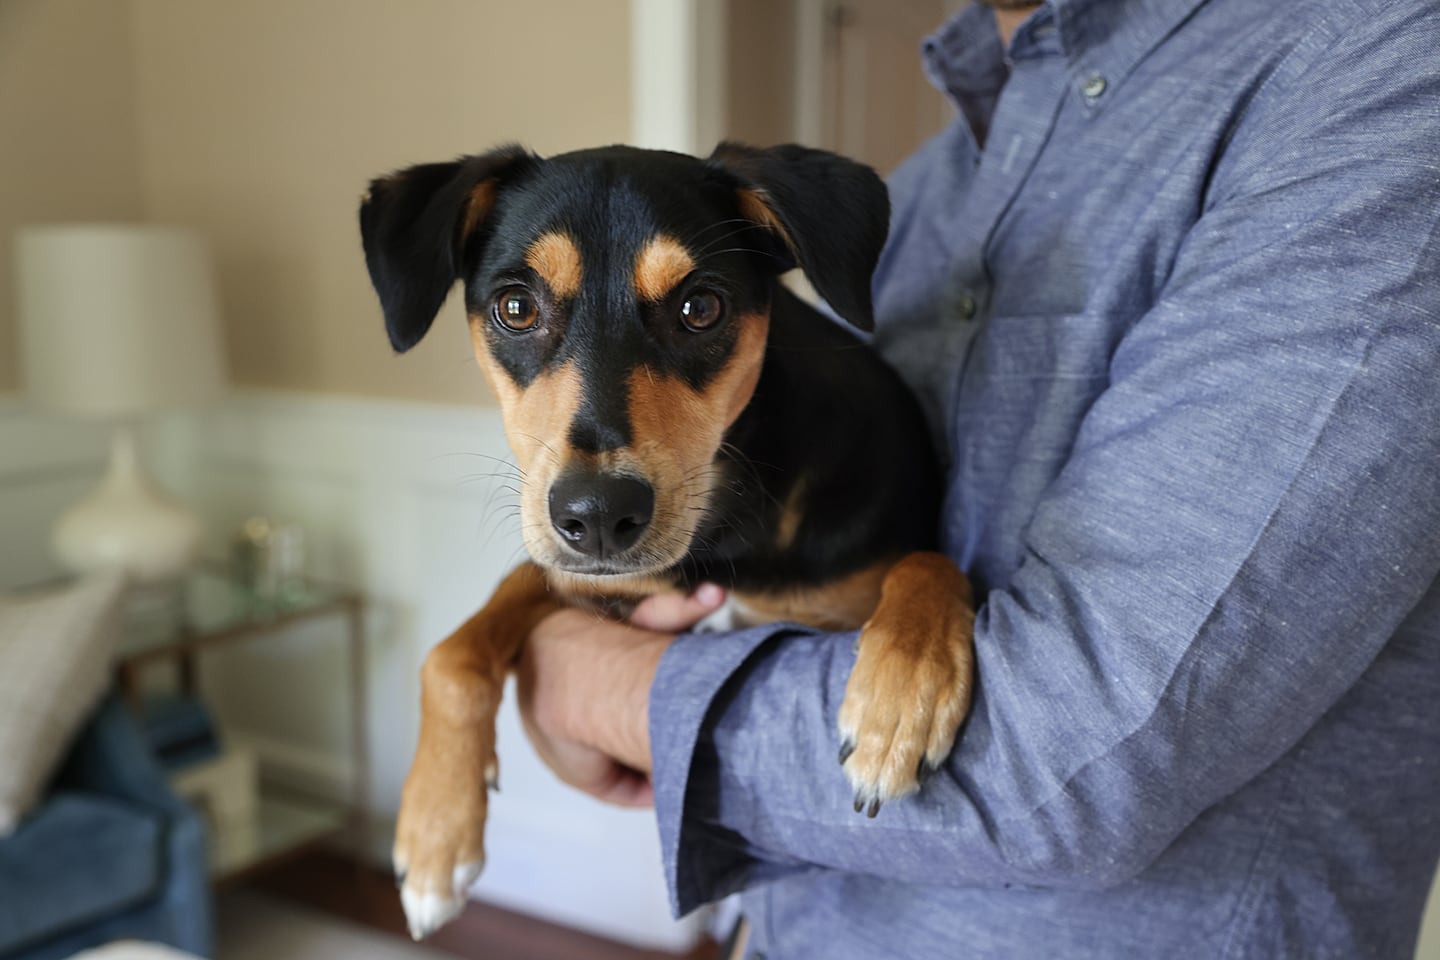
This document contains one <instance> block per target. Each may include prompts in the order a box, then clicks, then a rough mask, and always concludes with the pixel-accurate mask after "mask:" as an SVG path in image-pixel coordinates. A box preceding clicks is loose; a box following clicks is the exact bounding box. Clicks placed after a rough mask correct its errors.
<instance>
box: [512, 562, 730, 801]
mask: <svg viewBox="0 0 1440 960" xmlns="http://www.w3.org/2000/svg"><path fill="white" fill-rule="evenodd" d="M724 601H725V591H724V590H722V589H721V588H719V587H717V586H715V585H714V584H703V585H701V586H700V587H699V588H698V589H697V590H696V591H695V592H694V593H693V594H689V595H685V594H680V593H667V594H660V595H658V596H654V597H651V598H649V599H647V600H646V601H644V602H643V603H641V604H640V606H639V607H637V608H636V609H635V613H634V614H633V615H632V617H631V621H630V623H628V624H626V623H616V622H614V621H611V620H605V619H602V618H600V617H597V616H595V615H594V614H592V613H584V612H581V611H579V610H561V611H559V612H558V613H553V614H551V615H550V616H548V617H546V618H545V619H544V620H542V621H541V622H540V625H539V626H538V627H536V628H535V630H534V632H532V633H531V634H530V639H529V641H528V642H527V643H526V644H525V647H524V650H523V652H522V655H521V657H520V663H519V667H518V669H517V670H516V686H517V690H518V692H519V703H520V716H521V719H522V720H523V721H524V724H525V732H526V733H527V734H528V735H529V737H530V742H531V743H532V744H534V746H535V751H536V752H537V753H539V754H540V758H541V759H542V760H544V761H545V763H546V765H548V766H549V767H550V769H551V770H553V771H555V775H556V776H558V777H559V778H560V779H561V780H563V781H565V782H566V783H568V784H570V786H572V787H575V788H576V789H579V790H583V791H585V792H586V793H588V794H591V795H592V796H595V797H598V798H599V799H601V800H605V801H607V802H609V803H615V804H619V805H621V806H649V805H650V804H651V802H652V794H651V789H650V780H649V776H648V774H649V772H650V729H649V702H650V684H651V682H652V681H653V680H654V679H655V670H656V668H657V667H658V666H659V663H660V657H661V656H662V655H663V654H664V653H665V650H666V648H667V647H669V646H670V642H671V641H672V640H674V639H675V634H676V633H678V632H680V631H682V630H686V629H688V628H690V627H692V626H694V625H695V624H696V623H697V622H699V621H700V620H702V619H704V618H705V617H706V616H708V615H709V614H711V613H713V612H714V611H715V610H716V609H717V608H718V607H719V606H720V605H721V604H722V603H724Z"/></svg>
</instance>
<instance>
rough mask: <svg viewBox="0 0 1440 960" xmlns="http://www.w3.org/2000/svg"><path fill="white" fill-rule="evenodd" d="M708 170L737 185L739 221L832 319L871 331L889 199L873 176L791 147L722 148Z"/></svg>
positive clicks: (736, 145)
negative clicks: (748, 224)
mask: <svg viewBox="0 0 1440 960" xmlns="http://www.w3.org/2000/svg"><path fill="white" fill-rule="evenodd" d="M706 162H707V163H708V164H709V165H710V167H711V168H713V169H718V170H721V171H723V172H724V173H726V174H728V175H729V176H730V177H732V178H733V179H734V180H735V182H736V191H737V193H738V196H739V201H740V213H741V214H742V215H743V216H745V217H746V218H747V219H750V220H753V221H755V222H756V223H759V224H761V225H762V226H764V227H766V228H767V229H769V230H770V231H771V232H772V233H773V234H775V235H776V236H777V237H778V239H779V240H780V241H781V244H782V246H781V249H782V250H783V251H784V252H786V253H788V255H789V257H790V258H791V259H792V260H793V261H794V263H795V264H796V265H798V266H799V267H800V269H801V270H803V271H805V275H806V276H807V277H809V279H810V282H811V283H812V284H813V285H814V286H815V289H816V291H817V292H818V293H819V294H820V296H822V297H824V298H825V301H826V302H827V303H829V304H830V306H831V307H832V308H834V310H835V312H836V313H838V314H840V316H842V317H844V318H845V319H846V320H848V321H850V322H851V323H853V324H854V325H855V326H857V327H859V328H860V329H861V330H871V329H874V327H875V313H874V308H873V307H872V305H871V302H870V275H871V274H872V273H874V272H875V264H876V263H877V262H879V260H880V249H881V248H882V247H883V246H884V245H885V237H886V235H887V234H888V233H889V230H890V196H889V194H888V193H887V192H886V190H885V183H884V181H882V180H881V179H880V177H879V176H878V175H877V174H876V173H875V171H874V170H872V169H870V168H869V167H867V166H865V165H864V164H860V163H856V162H855V161H853V160H847V159H845V158H844V157H841V156H839V155H837V154H834V153H830V152H828V151H825V150H812V149H810V148H809V147H802V146H800V145H798V144H793V143H790V144H784V145H782V146H778V147H769V148H766V149H760V148H757V147H749V146H745V145H744V144H739V143H731V142H726V143H722V144H720V145H719V146H718V147H716V148H715V152H714V153H712V154H711V155H710V158H709V160H707V161H706Z"/></svg>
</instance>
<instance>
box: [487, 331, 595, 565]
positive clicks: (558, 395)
mask: <svg viewBox="0 0 1440 960" xmlns="http://www.w3.org/2000/svg"><path fill="white" fill-rule="evenodd" d="M470 339H471V341H472V343H473V345H474V348H475V362H476V363H477V364H478V365H479V367H480V372H481V373H483V374H484V375H485V382H486V383H488V384H489V385H490V390H491V392H493V393H494V394H495V398H496V399H497V400H498V401H499V402H500V414H501V419H502V420H503V421H504V423H505V438H506V439H507V440H508V441H509V442H510V452H511V453H513V454H514V455H515V465H516V466H518V467H519V468H520V474H521V476H522V477H524V482H523V483H522V484H521V487H520V522H521V529H522V532H523V535H524V538H525V546H526V547H527V548H528V549H529V551H530V556H531V557H533V558H534V559H535V560H536V561H537V562H539V563H542V564H548V563H551V562H553V561H554V560H555V559H556V557H557V555H558V546H557V545H556V543H555V541H554V538H553V536H552V535H551V533H550V520H549V517H550V505H549V502H548V497H549V493H550V485H551V484H552V483H554V482H555V478H556V477H557V476H559V474H560V471H561V470H562V469H564V468H565V466H566V465H567V464H569V463H571V462H573V461H574V459H575V457H576V456H577V454H576V453H575V452H574V451H573V450H571V449H570V445H569V440H568V437H569V434H570V424H571V423H573V422H574V420H575V414H576V411H578V410H579V409H580V399H581V390H582V385H581V382H580V372H579V371H578V370H577V369H576V368H575V365H574V363H566V364H564V365H563V366H560V367H557V368H554V369H551V370H546V371H545V372H543V373H541V374H540V375H539V376H538V377H536V378H535V379H534V380H533V381H531V383H530V385H529V386H527V387H526V388H525V389H523V390H522V389H521V388H520V387H519V386H518V385H517V384H516V383H515V381H514V380H512V379H510V374H509V373H507V372H506V371H505V369H504V368H503V367H501V366H500V364H499V363H497V362H496V361H495V358H494V357H493V356H491V354H490V345H489V343H488V342H487V340H486V321H485V318H484V317H483V316H480V315H474V316H471V318H470Z"/></svg>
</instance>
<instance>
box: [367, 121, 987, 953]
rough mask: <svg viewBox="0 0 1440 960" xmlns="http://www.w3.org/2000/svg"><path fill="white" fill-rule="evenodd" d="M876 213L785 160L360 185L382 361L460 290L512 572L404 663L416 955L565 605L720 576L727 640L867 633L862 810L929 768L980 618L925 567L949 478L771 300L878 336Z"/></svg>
mask: <svg viewBox="0 0 1440 960" xmlns="http://www.w3.org/2000/svg"><path fill="white" fill-rule="evenodd" d="M888 222H889V201H888V197H887V194H886V190H885V186H884V184H883V182H882V181H881V180H880V178H879V177H878V176H876V174H875V173H874V171H872V170H870V169H869V168H868V167H865V166H862V165H861V164H858V163H855V162H853V161H850V160H847V159H844V158H842V157H839V156H837V155H835V154H832V153H828V152H824V151H820V150H812V149H807V148H804V147H800V146H795V145H785V146H779V147H772V148H767V149H758V148H754V147H748V146H744V145H740V144H736V143H724V144H721V145H720V146H719V147H718V148H717V149H716V150H715V152H714V153H713V154H712V155H711V156H710V157H709V158H708V159H704V160H701V159H699V158H696V157H691V156H686V155H682V154H677V153H668V152H662V151H650V150H640V149H635V148H630V147H618V146H617V147H605V148H599V149H593V150H581V151H578V152H574V153H567V154H563V155H560V156H555V157H552V158H549V159H542V158H541V157H539V156H536V155H534V154H532V153H530V152H528V151H526V150H524V149H522V148H520V147H517V146H508V147H502V148H499V149H496V150H493V151H492V152H489V153H485V154H482V155H475V156H467V157H462V158H460V159H458V160H456V161H453V162H449V163H431V164H422V165H419V166H414V167H410V168H408V169H404V170H400V171H398V172H395V173H392V174H390V175H389V176H384V177H381V178H379V179H376V180H374V181H373V182H372V183H371V184H370V189H369V191H368V193H367V195H366V197H365V198H364V200H363V201H362V204H361V209H360V226H361V234H362V239H363V245H364V250H365V258H366V264H367V267H368V269H369V273H370V277H371V280H372V282H373V284H374V287H375V291H376V293H377V294H378V295H379V299H380V303H381V306H382V308H383V312H384V317H385V325H386V329H387V331H388V333H389V337H390V342H391V344H392V346H393V347H394V349H395V350H396V351H398V352H404V351H405V350H408V349H409V348H410V347H412V346H413V345H414V344H415V343H417V342H418V341H419V340H420V339H421V338H422V337H423V336H424V335H425V333H426V331H427V330H428V329H429V327H430V326H431V323H432V321H433V320H434V318H435V316H436V313H437V312H438V311H439V309H440V306H441V304H442V303H443V302H444V300H445V299H446V297H447V295H448V293H449V291H450V289H451V287H452V286H453V285H454V284H455V282H456V281H457V280H458V281H461V282H462V283H463V286H464V294H465V307H466V312H467V314H468V317H469V326H470V334H471V338H472V340H473V343H474V350H475V357H476V360H477V361H478V363H479V366H480V369H481V371H482V372H483V374H484V376H485V379H486V381H487V382H488V384H489V386H490V388H491V390H492V391H493V392H494V394H495V396H496V397H497V398H498V400H499V404H500V408H501V412H502V417H503V420H504V424H505V430H506V436H507V439H508V441H509V443H510V446H511V449H512V452H513V453H514V456H515V459H516V463H517V465H518V468H519V471H520V476H521V477H522V478H523V483H522V487H521V491H520V512H521V519H522V528H523V534H524V541H525V546H526V548H527V550H528V553H529V555H530V558H531V559H530V561H529V562H527V563H524V564H522V565H521V566H520V567H519V568H517V569H516V570H515V571H513V572H512V573H511V574H510V575H509V576H508V577H507V578H506V579H505V580H504V581H503V582H502V583H501V585H500V586H499V587H498V589H497V590H496V591H495V593H494V595H493V596H492V597H491V599H490V601H489V602H488V603H487V604H486V605H485V607H484V608H483V609H481V610H480V611H479V612H478V613H477V614H475V615H474V616H473V617H472V618H471V619H470V620H469V621H467V622H466V623H465V624H464V625H462V626H461V627H460V628H459V629H458V630H457V631H456V632H455V633H454V634H453V635H452V636H450V637H449V638H448V639H446V640H444V641H443V642H442V643H440V644H439V645H438V646H436V647H435V648H434V649H433V651H432V652H431V653H430V654H429V656H428V657H427V658H426V661H425V664H424V667H423V669H422V677H421V679H422V694H421V729H420V738H419V744H418V746H417V749H416V754H415V760H414V764H413V766H412V768H411V770H410V774H409V777H408V778H407V780H406V783H405V787H404V791H403V795H402V802H401V809H400V816H399V821H398V824H397V833H396V842H395V854H394V856H395V867H396V871H397V877H399V878H401V884H402V887H401V894H402V900H403V902H404V906H405V911H406V915H407V917H408V919H409V924H410V929H411V933H412V934H413V935H414V936H415V937H416V938H417V939H419V938H422V937H423V936H425V935H427V934H429V933H430V932H432V931H433V930H435V929H437V928H438V927H439V926H441V925H442V924H444V923H446V922H448V920H450V919H451V918H453V917H454V916H455V915H456V914H457V913H458V912H459V911H460V909H461V908H462V907H463V905H464V903H465V892H466V889H467V888H468V887H469V885H470V884H471V882H473V880H474V879H475V877H476V876H477V875H478V874H479V871H480V868H481V866H482V864H483V862H484V845H483V825H484V820H485V814H486V802H487V792H486V786H485V785H486V784H487V783H490V784H492V785H493V781H494V778H495V772H496V769H497V767H496V761H495V752H494V748H495V715H496V711H497V709H498V706H499V702H500V696H501V689H502V686H503V684H504V681H505V677H506V674H507V671H508V669H509V668H510V667H511V665H512V664H513V663H514V661H515V660H516V658H517V656H518V653H519V650H520V648H521V644H522V643H523V642H524V640H525V638H526V636H527V635H528V634H529V633H530V631H531V629H532V628H533V627H534V626H535V625H536V624H537V623H538V622H539V621H540V620H541V619H542V618H543V617H544V616H545V615H546V614H548V613H550V612H552V611H554V610H556V609H558V608H560V607H562V606H580V607H586V608H592V609H598V610H602V611H604V612H605V613H607V614H610V615H613V616H619V617H623V616H625V615H626V614H627V613H628V612H629V611H630V610H632V609H633V608H634V605H635V604H636V603H638V602H639V600H640V599H642V598H643V597H645V596H648V595H651V594H654V593H657V592H660V591H666V590H675V589H679V590H682V591H685V590H690V589H692V588H694V587H695V586H696V585H698V584H700V583H701V582H703V581H713V582H717V583H719V584H721V585H722V586H725V587H726V588H728V590H729V591H730V596H731V608H730V609H731V614H732V617H733V620H734V622H735V623H737V624H740V625H750V624H759V623H767V622H774V621H794V622H798V623H801V624H805V625H808V626H812V627H816V628H821V629H825V630H832V631H845V630H855V629H859V630H860V634H859V640H858V642H857V654H856V663H855V666H854V669H853V671H852V673H851V676H850V678H849V680H848V683H847V687H846V692H845V698H844V702H843V704H842V706H841V709H840V712H839V718H838V727H839V731H838V746H839V759H840V763H841V765H842V766H843V769H844V773H845V774H846V776H847V777H848V779H849V782H850V784H851V787H852V790H853V797H852V799H853V804H854V808H855V810H856V812H857V813H858V812H860V811H862V810H863V811H865V812H867V813H868V814H869V815H870V816H872V817H873V816H875V815H876V813H877V812H878V810H879V809H880V806H881V804H882V803H885V802H887V801H890V800H893V799H895V798H899V797H903V796H905V795H907V794H909V793H912V792H914V791H915V790H917V789H918V788H919V784H920V780H921V779H922V777H923V776H924V775H925V773H926V772H927V770H933V769H934V768H936V767H937V766H938V765H939V764H940V763H941V762H942V761H943V760H944V759H945V757H946V756H947V755H948V753H949V751H950V749H951V746H952V744H953V742H954V739H955V736H956V733H957V731H958V729H959V727H960V724H961V722H962V721H963V719H964V717H965V715H966V713H967V711H968V709H969V704H970V696H971V687H972V682H973V651H972V647H971V639H972V628H973V621H974V610H973V600H972V594H971V589H970V585H969V582H968V581H967V579H966V577H965V576H964V575H963V574H962V573H961V572H960V570H959V569H957V568H956V566H955V565H954V564H953V563H952V562H951V561H950V560H949V559H947V558H946V557H945V556H943V555H942V554H939V553H936V552H933V550H934V540H935V531H936V529H937V519H938V512H939V507H940V497H941V472H940V468H939V466H938V463H937V460H936V458H935V455H934V452H933V450H932V447H931V444H930V439H929V434H928V432H927V430H926V427H925V425H924V422H923V417H922V414H921V412H920V409H919V406H918V404H917V403H916V401H915V399H914V398H913V397H912V395H911V394H910V392H909V391H908V389H907V388H906V386H905V385H904V384H903V382H902V381H901V380H900V379H899V377H898V376H897V375H896V374H895V373H894V372H893V371H892V370H891V369H890V368H889V367H888V366H886V365H885V364H884V362H882V361H881V360H880V359H879V358H878V357H877V356H876V355H875V354H874V353H873V352H872V351H871V350H870V349H868V347H866V346H865V345H864V344H863V342H862V341H861V340H860V339H859V338H858V337H857V336H856V335H855V333H854V332H852V331H851V330H849V329H847V328H845V327H842V326H841V325H840V324H838V323H836V322H835V321H834V320H832V319H830V318H828V317H826V316H825V315H823V314H822V313H820V312H818V311H817V310H815V309H813V308H811V307H809V306H808V305H806V304H805V303H804V302H802V301H801V300H800V299H799V298H798V297H796V296H795V295H794V294H793V293H791V292H790V291H789V290H788V289H787V288H786V287H785V286H784V285H783V284H782V283H781V282H780V276H781V274H782V273H783V272H785V271H786V270H789V269H790V268H792V267H795V266H798V267H800V268H801V269H802V270H803V271H804V273H805V274H806V275H807V276H808V278H809V279H810V282H811V283H812V284H813V285H814V287H815V289H816V290H817V291H818V293H819V294H820V295H821V296H822V297H823V298H824V300H825V301H826V302H827V303H828V304H829V305H830V307H831V308H833V310H834V311H835V312H836V313H837V314H838V315H839V316H840V317H842V318H844V320H846V321H848V322H849V323H850V324H853V325H854V326H855V327H856V328H859V329H862V330H869V329H871V328H872V326H873V322H874V321H873V316H872V305H871V298H870V276H871V273H872V272H873V270H874V268H875V265H876V263H877V261H878V258H879V255H880V250H881V247H882V245H883V244H884V241H885V237H886V232H887V229H888ZM717 642H718V641H717Z"/></svg>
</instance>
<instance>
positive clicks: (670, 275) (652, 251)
mask: <svg viewBox="0 0 1440 960" xmlns="http://www.w3.org/2000/svg"><path fill="white" fill-rule="evenodd" d="M694 269H695V260H694V258H692V257H691V256H690V251H689V250H686V249H685V247H684V245H683V244H681V243H680V241H679V240H676V239H675V238H674V237H671V236H667V235H665V234H663V233H662V234H660V235H659V236H657V237H655V238H654V239H652V240H651V241H650V242H649V243H647V244H646V245H645V248H644V249H643V250H641V251H640V255H639V256H637V257H636V258H635V276H634V278H633V280H634V284H635V292H636V293H638V294H639V295H640V299H641V300H649V301H652V302H653V301H656V300H661V299H663V298H664V297H665V295H666V294H668V293H669V292H670V291H671V290H674V289H675V286H676V284H678V283H679V282H680V281H681V280H684V279H685V278H686V277H688V276H689V275H690V273H691V271H693V270H694Z"/></svg>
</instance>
